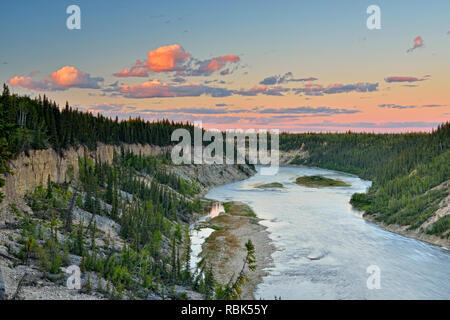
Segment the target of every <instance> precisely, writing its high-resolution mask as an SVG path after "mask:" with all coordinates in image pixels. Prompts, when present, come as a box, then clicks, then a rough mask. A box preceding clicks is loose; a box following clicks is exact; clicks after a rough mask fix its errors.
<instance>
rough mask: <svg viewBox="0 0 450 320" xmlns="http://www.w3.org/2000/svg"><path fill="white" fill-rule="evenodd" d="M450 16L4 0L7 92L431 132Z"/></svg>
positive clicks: (356, 7)
mask: <svg viewBox="0 0 450 320" xmlns="http://www.w3.org/2000/svg"><path fill="white" fill-rule="evenodd" d="M71 5H77V6H78V7H79V8H80V12H81V15H80V21H81V24H80V27H81V28H80V29H72V30H71V29H69V28H68V27H67V25H66V21H67V19H68V18H69V17H70V16H71V14H68V13H66V9H67V8H68V7H69V6H71ZM370 5H377V6H378V7H379V8H380V13H381V15H380V23H381V28H380V29H373V30H370V29H369V28H368V27H367V23H366V21H367V19H368V18H369V17H370V16H371V14H368V13H367V12H366V10H367V8H368V7H369V6H370ZM449 12H450V1H447V0H429V1H417V0H416V1H415V0H395V1H394V0H390V1H381V0H371V1H365V0H340V1H336V0H328V1H325V0H322V1H320V0H318V1H302V0H295V1H294V0H292V1H288V0H279V1H266V0H259V1H255V0H245V1H242V0H241V1H237V0H228V1H216V0H208V1H196V0H192V1H171V0H167V1H152V0H145V1H144V0H142V1H139V0H130V1H118V0H95V1H93V0H89V1H88V0H82V1H80V0H67V1H66V0H58V1H51V0H40V1H31V0H27V1H25V0H17V1H7V2H6V1H2V2H1V4H0V39H1V45H0V82H2V83H6V84H8V85H9V86H10V88H11V91H13V92H15V93H18V94H26V95H29V96H31V97H36V96H38V95H43V94H45V95H47V96H48V97H49V98H51V99H54V100H56V102H57V103H59V105H60V106H64V105H65V102H66V101H69V104H70V105H71V106H73V107H74V108H78V109H80V110H84V111H89V112H93V113H99V112H100V113H102V114H104V115H105V116H109V117H116V116H118V117H119V118H120V119H128V118H129V117H137V116H139V117H141V118H144V119H147V120H150V121H153V120H157V119H163V118H165V119H171V120H175V121H190V122H193V121H202V123H203V126H204V127H206V128H211V129H212V128H214V129H221V130H226V129H279V130H281V131H289V132H307V131H314V132H327V131H331V132H341V131H348V130H351V131H357V132H412V131H430V130H432V129H433V128H436V127H437V126H438V125H439V124H440V123H442V122H445V121H450V79H449V77H450V59H449V57H450V19H449Z"/></svg>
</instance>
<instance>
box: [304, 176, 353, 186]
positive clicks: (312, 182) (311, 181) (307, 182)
mask: <svg viewBox="0 0 450 320" xmlns="http://www.w3.org/2000/svg"><path fill="white" fill-rule="evenodd" d="M295 183H296V184H298V185H302V186H306V187H313V188H318V187H348V186H350V185H349V184H348V183H345V182H344V181H341V180H333V179H330V178H325V177H322V176H303V177H298V178H297V179H295Z"/></svg>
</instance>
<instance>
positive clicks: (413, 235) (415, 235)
mask: <svg viewBox="0 0 450 320" xmlns="http://www.w3.org/2000/svg"><path fill="white" fill-rule="evenodd" d="M362 218H363V219H364V220H365V221H366V222H369V223H372V224H374V225H376V226H378V227H380V228H382V229H383V230H386V231H389V232H392V233H395V234H398V235H401V236H403V237H405V238H409V239H414V240H417V241H420V242H423V243H426V244H428V245H432V246H435V247H438V248H442V249H445V250H446V251H448V252H450V239H443V238H440V237H437V236H434V235H430V234H425V233H420V232H419V231H418V230H417V229H416V230H409V231H408V230H407V228H408V226H399V225H387V224H385V223H383V222H380V221H375V216H373V215H368V214H366V213H363V215H362Z"/></svg>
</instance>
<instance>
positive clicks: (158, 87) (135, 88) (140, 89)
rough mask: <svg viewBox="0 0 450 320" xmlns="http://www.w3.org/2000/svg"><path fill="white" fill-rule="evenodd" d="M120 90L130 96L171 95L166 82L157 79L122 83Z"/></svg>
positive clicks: (153, 96) (152, 96) (151, 96)
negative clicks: (137, 82) (131, 83)
mask: <svg viewBox="0 0 450 320" xmlns="http://www.w3.org/2000/svg"><path fill="white" fill-rule="evenodd" d="M120 92H121V93H122V94H123V95H125V96H127V97H132V98H155V97H173V93H171V92H170V90H169V86H168V85H167V83H161V82H160V81H159V80H158V79H154V80H152V81H146V82H144V83H142V84H137V85H126V84H124V85H122V86H121V88H120Z"/></svg>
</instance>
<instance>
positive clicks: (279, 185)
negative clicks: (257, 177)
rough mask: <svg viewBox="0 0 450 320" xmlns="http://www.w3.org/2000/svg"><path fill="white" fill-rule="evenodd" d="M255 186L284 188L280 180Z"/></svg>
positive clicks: (260, 187)
mask: <svg viewBox="0 0 450 320" xmlns="http://www.w3.org/2000/svg"><path fill="white" fill-rule="evenodd" d="M255 188H259V189H272V188H284V186H283V185H282V184H281V183H279V182H271V183H265V184H259V185H257V186H255Z"/></svg>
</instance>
